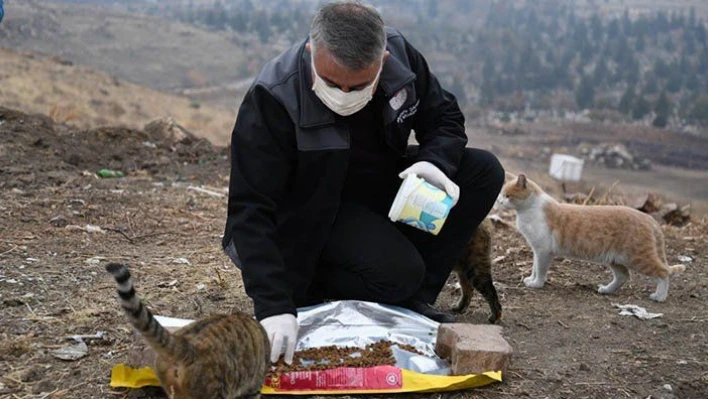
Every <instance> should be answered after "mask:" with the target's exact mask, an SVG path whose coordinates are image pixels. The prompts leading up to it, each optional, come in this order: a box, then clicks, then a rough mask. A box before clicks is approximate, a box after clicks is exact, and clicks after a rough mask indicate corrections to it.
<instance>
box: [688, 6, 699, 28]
mask: <svg viewBox="0 0 708 399" xmlns="http://www.w3.org/2000/svg"><path fill="white" fill-rule="evenodd" d="M696 22H697V21H696V7H693V6H691V9H690V10H689V12H688V26H687V28H688V29H689V30H693V28H695V26H696Z"/></svg>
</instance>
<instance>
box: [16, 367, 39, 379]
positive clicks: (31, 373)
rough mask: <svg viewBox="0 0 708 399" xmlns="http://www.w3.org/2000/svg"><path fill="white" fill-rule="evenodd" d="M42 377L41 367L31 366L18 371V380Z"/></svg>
mask: <svg viewBox="0 0 708 399" xmlns="http://www.w3.org/2000/svg"><path fill="white" fill-rule="evenodd" d="M40 378H42V369H41V368H40V367H31V368H29V369H27V370H25V371H23V372H21V373H20V381H22V382H32V381H37V380H39V379H40Z"/></svg>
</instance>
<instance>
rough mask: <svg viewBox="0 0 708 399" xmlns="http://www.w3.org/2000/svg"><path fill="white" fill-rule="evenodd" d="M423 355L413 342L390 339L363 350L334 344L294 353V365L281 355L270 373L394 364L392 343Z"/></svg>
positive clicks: (370, 345) (367, 346)
mask: <svg viewBox="0 0 708 399" xmlns="http://www.w3.org/2000/svg"><path fill="white" fill-rule="evenodd" d="M393 345H396V346H398V347H399V348H401V349H403V350H405V351H409V352H413V353H417V354H419V355H422V353H421V352H419V351H418V350H417V349H415V348H414V347H413V346H411V345H402V344H394V343H393V342H390V341H378V342H375V343H372V344H369V345H366V347H365V348H364V349H361V348H356V347H340V346H335V345H330V346H322V347H319V348H309V349H305V350H302V351H298V352H295V357H293V364H292V365H290V366H288V365H287V364H285V362H284V361H283V359H282V358H281V359H280V360H279V361H278V363H276V364H275V365H274V366H273V368H272V370H271V372H273V373H276V374H280V373H288V372H293V371H316V370H330V369H335V368H339V367H353V368H366V367H375V366H385V365H387V366H393V365H395V364H396V359H395V358H394V357H393V350H392V349H391V346H393Z"/></svg>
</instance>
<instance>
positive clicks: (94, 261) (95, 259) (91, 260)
mask: <svg viewBox="0 0 708 399" xmlns="http://www.w3.org/2000/svg"><path fill="white" fill-rule="evenodd" d="M105 259H106V258H104V257H103V256H94V257H93V258H88V259H86V260H85V261H84V262H86V263H88V264H89V265H97V264H99V263H101V261H102V260H105Z"/></svg>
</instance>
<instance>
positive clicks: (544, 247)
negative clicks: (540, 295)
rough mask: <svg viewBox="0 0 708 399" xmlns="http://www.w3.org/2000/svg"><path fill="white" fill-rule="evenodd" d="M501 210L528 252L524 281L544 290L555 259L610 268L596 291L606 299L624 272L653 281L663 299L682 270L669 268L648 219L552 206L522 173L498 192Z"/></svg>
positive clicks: (619, 210)
mask: <svg viewBox="0 0 708 399" xmlns="http://www.w3.org/2000/svg"><path fill="white" fill-rule="evenodd" d="M501 197H502V198H501V201H502V206H503V207H505V208H507V209H515V210H516V224H517V227H518V229H519V231H520V232H521V234H522V235H523V236H524V238H525V239H526V241H527V242H528V244H529V245H530V246H531V248H532V249H533V271H532V273H531V276H529V277H526V278H525V279H524V284H525V285H526V286H527V287H531V288H540V287H543V284H544V283H545V282H546V273H547V272H548V267H549V266H550V265H551V262H552V261H553V258H554V256H564V257H567V258H574V259H581V260H586V261H591V262H596V263H601V264H606V265H609V266H610V268H611V269H612V273H613V274H614V279H613V280H612V282H610V283H609V284H607V285H600V287H599V289H598V292H599V293H601V294H611V293H614V292H615V291H617V290H618V289H619V288H620V287H621V286H622V285H623V284H624V283H625V282H626V281H627V280H628V279H629V270H628V269H632V270H634V271H636V272H639V273H642V274H644V275H646V276H649V277H652V278H654V280H655V281H656V283H657V287H656V292H654V293H653V294H651V295H650V296H649V297H650V298H651V299H652V300H654V301H657V302H663V301H665V300H666V296H667V295H668V292H669V276H670V275H671V274H673V273H678V272H682V271H684V270H685V269H686V267H685V266H684V265H675V266H669V265H668V263H667V261H666V249H665V243H664V234H663V232H662V230H661V227H660V226H659V223H657V222H656V220H654V218H652V217H651V216H649V215H647V214H645V213H642V212H640V211H638V210H635V209H633V208H630V207H626V206H605V205H596V206H583V205H574V204H565V203H560V202H558V201H556V200H555V199H554V198H552V197H551V196H550V195H548V194H547V193H545V192H544V191H543V190H542V189H541V188H540V187H539V186H538V185H537V184H536V183H534V182H533V181H531V180H530V179H528V178H527V177H526V176H525V175H524V174H519V175H518V177H512V178H509V175H507V183H506V184H505V185H504V188H503V189H502V196H501Z"/></svg>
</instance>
